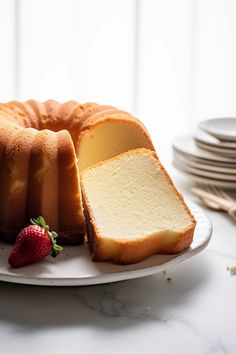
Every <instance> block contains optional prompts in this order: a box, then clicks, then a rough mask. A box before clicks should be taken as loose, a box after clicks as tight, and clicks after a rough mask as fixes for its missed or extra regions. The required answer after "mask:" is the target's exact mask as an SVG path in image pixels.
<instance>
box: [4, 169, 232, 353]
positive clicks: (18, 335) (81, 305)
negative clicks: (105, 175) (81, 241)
mask: <svg viewBox="0 0 236 354" xmlns="http://www.w3.org/2000/svg"><path fill="white" fill-rule="evenodd" d="M175 182H176V184H177V186H179V188H180V189H181V190H182V192H183V193H184V195H186V196H189V192H188V185H187V184H186V179H184V178H182V177H181V176H180V175H178V176H176V177H175ZM191 199H193V200H195V201H196V199H194V198H193V197H192V196H191ZM206 213H207V215H208V216H209V218H210V219H211V220H212V222H213V227H214V231H213V237H212V240H211V242H210V244H209V245H208V247H207V248H206V249H205V250H204V251H203V252H202V253H200V254H199V255H197V256H195V257H193V258H191V259H189V260H187V261H185V262H183V263H181V264H179V265H177V266H175V267H174V268H171V269H169V270H167V272H166V274H163V273H160V274H157V275H154V276H149V277H145V278H141V279H137V280H129V281H123V282H119V283H113V284H105V285H97V286H87V287H71V288H66V287H65V288H50V287H35V286H23V285H14V284H8V283H3V282H0V352H1V354H5V353H8V354H32V353H34V354H38V353H40V354H41V353H50V352H51V353H57V354H64V353H66V354H67V353H70V354H71V353H72V354H73V353H83V354H84V353H86V354H87V353H88V354H90V353H91V354H92V353H103V354H111V353H112V354H118V353H121V352H123V353H135V354H138V353H148V354H149V353H150V354H151V353H153V354H154V353H155V354H156V353H160V354H169V353H170V354H171V353H175V354H185V353H186V354H189V353H191V354H202V353H204V354H211V353H212V354H226V353H227V354H235V353H236V335H235V322H236V305H235V301H236V275H235V276H232V275H230V274H229V272H228V271H227V270H226V266H227V265H231V264H236V229H235V222H233V221H231V220H230V219H229V217H227V215H225V214H223V213H219V212H214V211H209V210H206ZM168 278H171V280H168Z"/></svg>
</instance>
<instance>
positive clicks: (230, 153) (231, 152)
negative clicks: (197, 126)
mask: <svg viewBox="0 0 236 354" xmlns="http://www.w3.org/2000/svg"><path fill="white" fill-rule="evenodd" d="M196 144H197V146H198V147H200V149H204V150H207V151H210V152H213V153H215V154H217V155H222V156H227V157H233V158H235V157H236V149H224V148H223V149H221V148H218V147H215V146H212V145H208V144H205V143H201V142H199V141H198V140H196Z"/></svg>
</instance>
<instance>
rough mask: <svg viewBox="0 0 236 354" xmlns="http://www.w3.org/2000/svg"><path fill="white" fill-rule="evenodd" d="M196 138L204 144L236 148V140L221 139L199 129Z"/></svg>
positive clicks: (222, 147)
mask: <svg viewBox="0 0 236 354" xmlns="http://www.w3.org/2000/svg"><path fill="white" fill-rule="evenodd" d="M194 139H195V140H197V141H198V142H200V143H202V144H207V145H211V146H214V147H217V148H221V149H225V150H226V151H227V150H230V149H231V150H236V142H229V141H220V140H219V139H217V138H215V137H214V136H212V135H210V134H208V133H206V132H204V131H203V130H200V129H198V130H197V131H196V132H195V134H194Z"/></svg>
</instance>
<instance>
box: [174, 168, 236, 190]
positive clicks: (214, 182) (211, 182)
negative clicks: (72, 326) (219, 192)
mask: <svg viewBox="0 0 236 354" xmlns="http://www.w3.org/2000/svg"><path fill="white" fill-rule="evenodd" d="M176 168H177V170H179V171H181V172H182V173H184V174H185V175H187V176H188V177H189V178H190V179H191V180H192V181H193V182H195V183H201V184H205V185H208V186H215V187H222V188H224V189H231V190H236V182H231V181H225V180H220V179H213V178H208V177H202V176H199V175H196V174H193V173H190V172H187V171H186V170H185V169H184V168H182V167H181V166H178V167H177V166H176Z"/></svg>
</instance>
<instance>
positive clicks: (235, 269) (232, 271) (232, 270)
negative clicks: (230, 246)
mask: <svg viewBox="0 0 236 354" xmlns="http://www.w3.org/2000/svg"><path fill="white" fill-rule="evenodd" d="M226 269H227V270H228V271H229V272H230V274H231V275H233V274H236V265H232V266H229V265H228V266H227V267H226Z"/></svg>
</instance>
